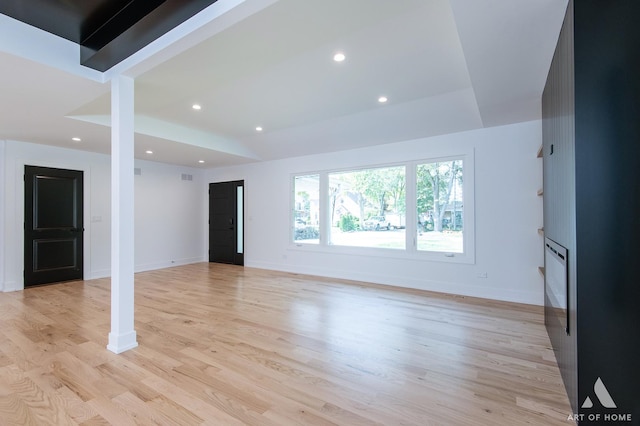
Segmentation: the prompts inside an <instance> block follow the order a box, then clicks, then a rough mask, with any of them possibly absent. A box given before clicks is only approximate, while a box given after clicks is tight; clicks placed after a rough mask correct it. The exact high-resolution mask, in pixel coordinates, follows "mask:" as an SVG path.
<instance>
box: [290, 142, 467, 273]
mask: <svg viewBox="0 0 640 426" xmlns="http://www.w3.org/2000/svg"><path fill="white" fill-rule="evenodd" d="M457 152H458V153H457V154H452V155H444V156H434V157H423V158H420V159H417V160H415V159H412V160H408V161H399V162H393V163H382V164H366V165H360V166H354V167H342V168H336V169H327V170H322V171H317V170H316V171H307V172H299V173H292V174H291V175H290V178H289V183H290V186H291V189H290V201H289V203H290V208H289V212H290V214H289V250H294V251H309V252H316V253H330V254H338V255H354V256H375V257H385V258H395V259H410V260H421V261H424V260H426V261H436V262H445V263H462V264H475V196H474V195H475V158H474V157H475V155H474V154H475V153H474V150H473V149H468V150H461V151H457ZM452 160H462V162H463V166H462V167H463V182H462V190H463V200H464V201H463V214H464V227H463V252H462V253H448V252H436V251H426V250H418V249H417V232H418V227H417V225H418V223H417V217H418V213H417V168H418V165H421V164H429V163H436V162H446V161H452ZM401 166H402V167H404V168H405V197H406V200H405V206H406V227H405V248H404V249H397V248H380V247H361V246H347V245H332V244H331V243H330V235H329V233H330V226H331V224H330V220H331V217H330V216H331V212H330V208H329V175H330V174H334V173H344V172H356V171H361V170H369V169H380V168H390V167H401ZM310 175H318V176H319V191H320V192H319V194H320V199H319V200H318V205H319V209H320V213H319V217H320V223H319V232H320V238H319V242H318V243H317V244H316V243H304V242H301V241H294V236H295V178H296V177H300V176H310Z"/></svg>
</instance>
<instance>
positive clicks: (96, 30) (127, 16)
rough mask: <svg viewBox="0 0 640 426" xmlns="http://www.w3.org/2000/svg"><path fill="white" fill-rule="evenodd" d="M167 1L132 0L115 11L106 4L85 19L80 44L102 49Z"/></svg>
mask: <svg viewBox="0 0 640 426" xmlns="http://www.w3.org/2000/svg"><path fill="white" fill-rule="evenodd" d="M165 1H166V0H130V1H128V2H127V4H125V5H124V7H121V8H119V9H118V10H116V11H115V12H114V11H112V10H109V9H108V8H107V7H106V6H109V4H106V5H105V6H103V7H102V8H100V9H99V10H97V11H95V12H94V13H93V14H91V15H90V16H88V17H87V18H86V19H85V22H84V23H83V31H82V33H83V34H82V40H80V44H81V45H83V46H85V47H88V48H89V49H93V50H99V49H102V48H103V47H105V46H106V45H107V44H108V43H110V42H112V41H113V40H114V39H115V38H116V37H118V36H119V35H120V34H122V33H123V32H125V31H126V30H128V29H129V28H131V27H132V26H133V25H134V24H135V23H137V22H138V21H140V20H141V19H142V18H144V17H145V16H147V15H148V14H149V13H151V12H152V11H153V10H155V9H156V8H157V7H158V6H160V5H161V4H162V3H164V2H165Z"/></svg>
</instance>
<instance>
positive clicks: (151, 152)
mask: <svg viewBox="0 0 640 426" xmlns="http://www.w3.org/2000/svg"><path fill="white" fill-rule="evenodd" d="M145 152H146V153H147V154H153V151H145Z"/></svg>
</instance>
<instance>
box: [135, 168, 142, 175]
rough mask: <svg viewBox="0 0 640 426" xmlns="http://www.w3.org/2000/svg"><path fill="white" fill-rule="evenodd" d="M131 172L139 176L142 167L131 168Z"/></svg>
mask: <svg viewBox="0 0 640 426" xmlns="http://www.w3.org/2000/svg"><path fill="white" fill-rule="evenodd" d="M133 174H134V175H138V176H140V175H141V174H142V169H141V168H139V167H136V168H135V169H133Z"/></svg>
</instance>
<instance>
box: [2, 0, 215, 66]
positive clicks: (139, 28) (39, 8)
mask: <svg viewBox="0 0 640 426" xmlns="http://www.w3.org/2000/svg"><path fill="white" fill-rule="evenodd" d="M216 1H217V0H3V1H2V2H0V13H2V14H4V15H7V16H10V17H12V18H14V19H17V20H19V21H22V22H24V23H26V24H29V25H31V26H34V27H37V28H40V29H42V30H44V31H47V32H50V33H52V34H55V35H57V36H59V37H63V38H65V39H67V40H71V41H73V42H75V43H78V44H79V45H80V46H81V49H80V58H79V60H80V63H81V64H82V65H84V66H87V67H89V68H93V69H95V70H98V71H106V70H108V69H109V68H111V67H112V66H114V65H115V64H117V63H119V62H121V61H122V60H124V59H126V58H128V57H129V56H131V55H132V54H134V53H135V52H137V51H138V50H140V49H142V48H143V47H145V46H146V45H148V44H149V43H151V42H152V41H154V40H155V39H157V38H158V37H160V36H162V35H163V34H165V33H167V32H168V31H170V30H172V29H173V28H175V27H177V26H178V25H180V24H181V23H183V22H184V21H186V20H187V19H189V18H191V17H192V16H194V15H195V14H197V13H198V12H200V11H201V10H203V9H205V8H206V7H208V6H210V5H211V4H213V3H215V2H216Z"/></svg>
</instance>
